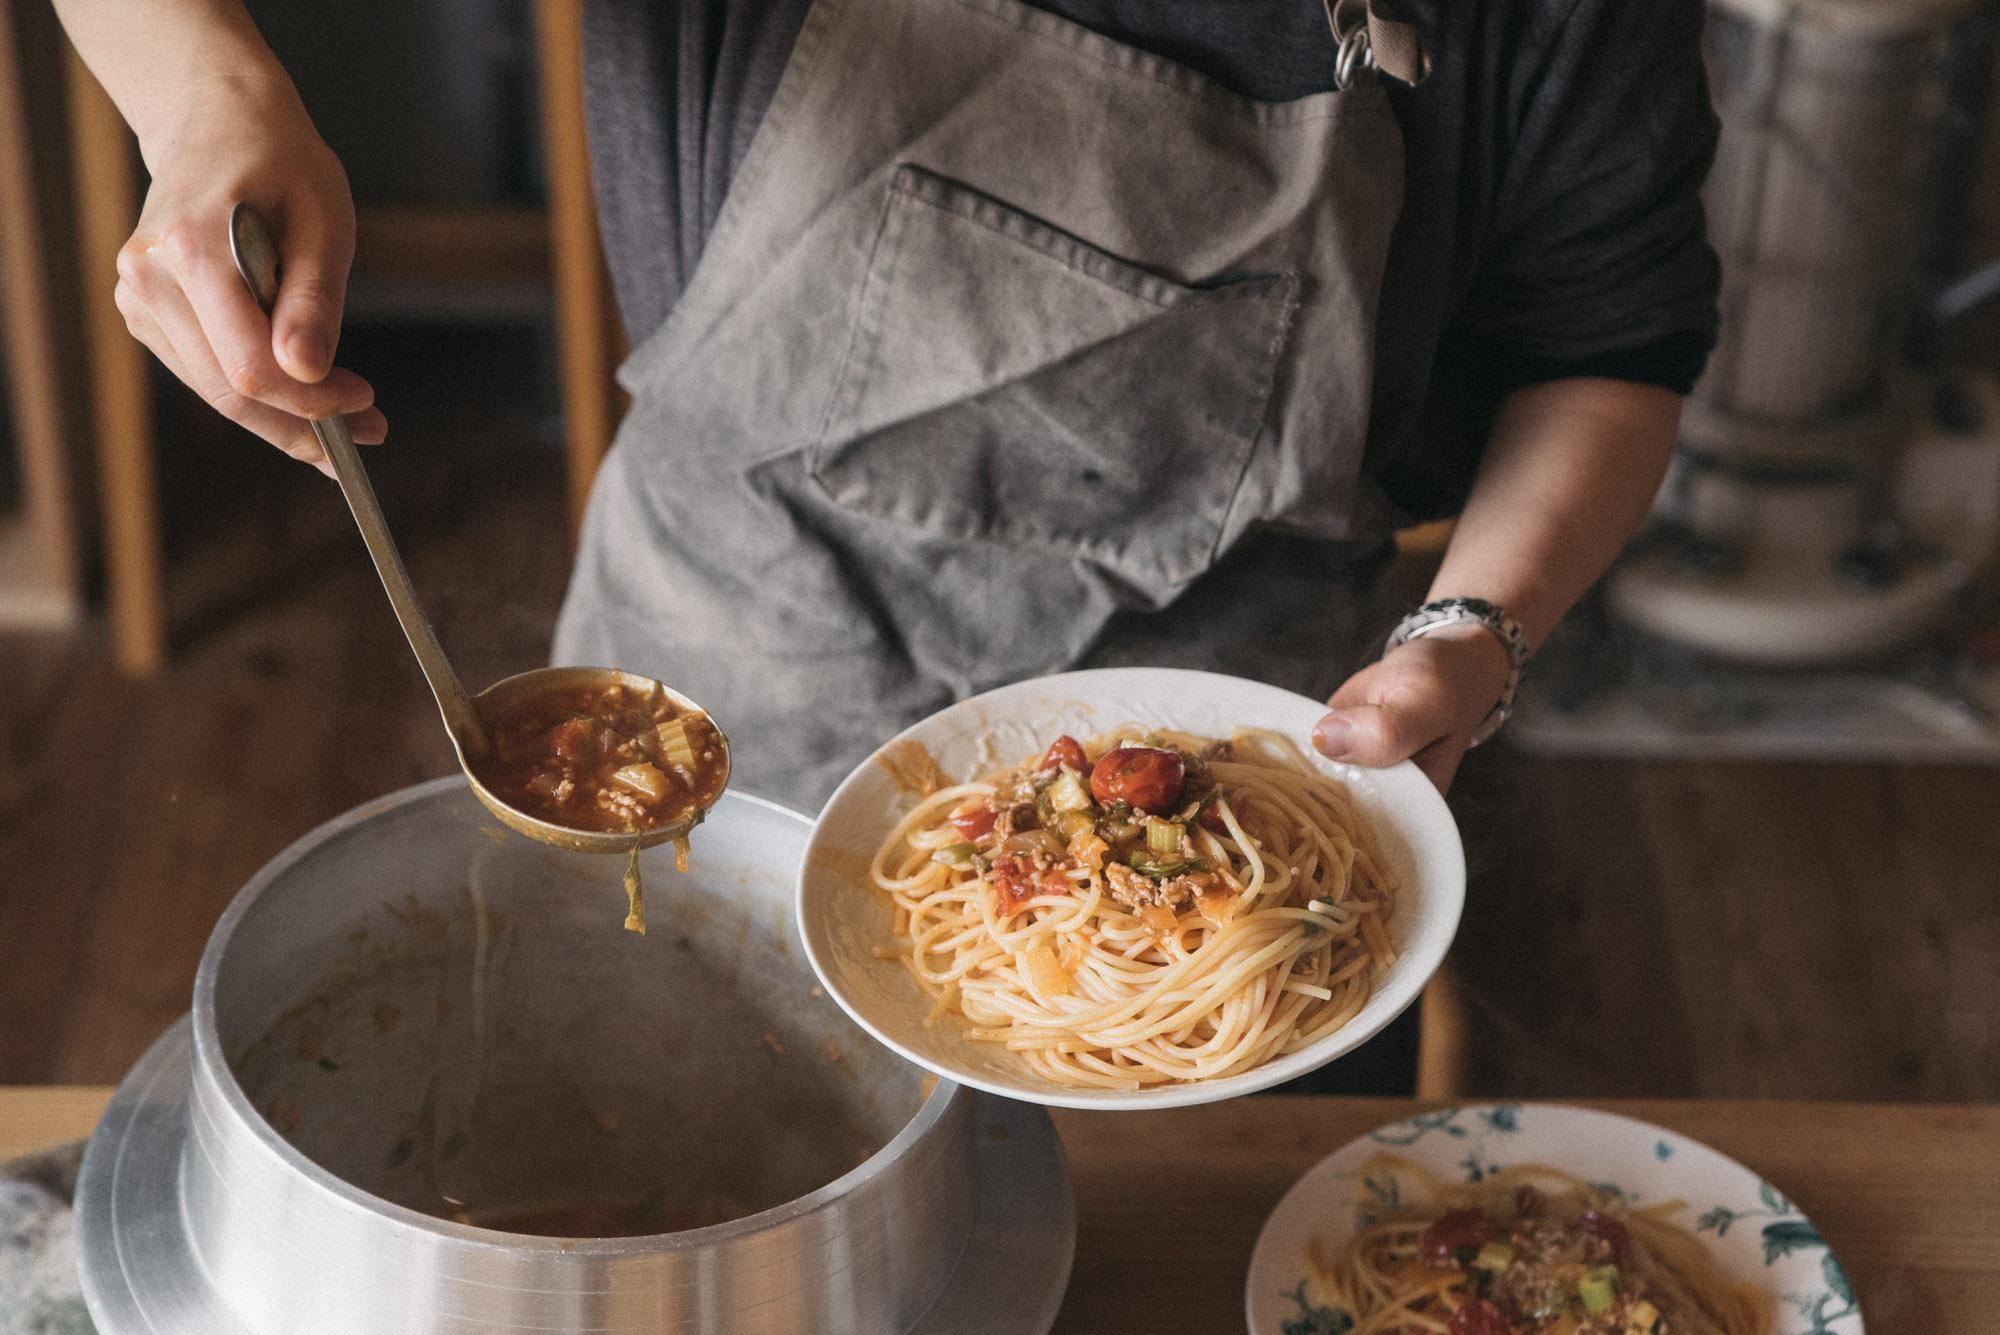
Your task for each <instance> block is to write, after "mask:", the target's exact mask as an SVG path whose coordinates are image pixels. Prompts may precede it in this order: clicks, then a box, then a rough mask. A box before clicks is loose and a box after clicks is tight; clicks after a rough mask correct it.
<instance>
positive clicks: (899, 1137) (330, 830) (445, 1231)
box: [189, 774, 966, 1258]
mask: <svg viewBox="0 0 2000 1335" xmlns="http://www.w3.org/2000/svg"><path fill="white" fill-rule="evenodd" d="M470 787H471V785H470V784H469V783H468V781H467V780H466V778H465V776H464V775H463V774H448V775H445V776H443V777H442V778H437V779H430V780H427V781H425V782H422V783H416V784H412V785H410V786H408V787H406V788H399V789H397V790H396V791H394V792H391V793H386V794H384V795H382V796H381V797H377V798H375V799H373V800H371V801H368V802H364V803H362V804H361V805H360V806H357V807H353V808H351V809H349V810H348V811H345V812H342V813H341V814H340V815H338V816H335V817H334V818H332V819H331V820H328V821H325V822H323V823H321V824H320V825H318V826H315V827H314V828H313V829H312V830H310V831H308V832H307V833H305V834H304V835H301V836H300V837H299V838H298V839H296V840H294V841H293V842H292V843H291V844H290V845H288V846H287V847H286V848H285V849H284V850H283V851H282V852H280V853H279V854H278V855H277V856H276V857H274V858H272V859H271V860H270V861H269V862H266V863H265V864H264V865H263V866H262V867H261V868H259V869H258V871H257V873H256V875H254V876H252V877H251V878H250V880H249V881H248V882H246V883H245V884H244V886H243V888H242V889H241V890H239V891H238V892H237V893H236V896H235V898H233V899H232V900H230V902H229V907H228V908H227V909H225V910H224V911H223V913H222V916H221V917H220V918H219V919H217V920H216V924H215V928H214V930H213V931H212V932H211V933H210V934H209V938H208V944H207V946H205V947H204V948H203V950H202V955H201V965H200V967H199V968H198V969H197V970H196V973H195V984H194V1004H193V1008H192V1015H191V1017H190V1026H189V1027H190V1030H191V1037H192V1041H193V1057H192V1068H193V1074H194V1076H195V1077H196V1079H197V1080H199V1081H200V1082H201V1083H202V1084H204V1085H206V1087H207V1089H208V1090H209V1091H211V1092H213V1093H215V1094H218V1095H219V1096H220V1097H221V1099H222V1106H223V1108H224V1109H225V1110H226V1111H227V1112H228V1113H229V1114H230V1115H231V1116H233V1117H234V1118H235V1120H236V1121H237V1123H238V1124H239V1126H240V1127H241V1128H242V1129H244V1130H246V1131H248V1132H249V1133H250V1135H251V1137H252V1141H253V1143H254V1144H255V1145H256V1147H257V1150H258V1152H260V1153H261V1154H263V1155H265V1156H266V1157H267V1158H268V1159H270V1160H272V1161H274V1162H275V1163H276V1164H277V1165H278V1166H279V1167H280V1168H282V1169H285V1170H287V1171H289V1172H291V1173H292V1174H294V1175H295V1176H296V1177H297V1178H298V1179H300V1180H301V1181H303V1182H305V1183H306V1184H307V1185H309V1186H310V1187H312V1188H313V1189H314V1190H315V1191H316V1192H317V1193H318V1194H319V1195H320V1197H321V1199H322V1201H323V1202H326V1203H330V1204H332V1205H333V1206H334V1207H336V1208H338V1209H343V1210H348V1211H352V1212H355V1213H359V1214H363V1215H366V1216H368V1217H370V1218H374V1219H379V1220H382V1221H385V1222H387V1223H391V1224H394V1225H397V1226H399V1227H402V1228H409V1229H416V1230H419V1231H421V1232H424V1233H428V1234H431V1235H433V1236H435V1237H437V1238H439V1239H441V1240H443V1241H445V1242H447V1243H455V1244H459V1245H461V1246H465V1247H468V1248H473V1249H480V1248H489V1249H495V1250H500V1251H507V1252H521V1251H533V1252H548V1253H553V1254H561V1255H564V1256H576V1257H585V1258H592V1257H595V1258H616V1257H626V1256H654V1255H659V1254H661V1253H663V1252H687V1251H697V1250H701V1249H703V1248H709V1247H714V1246H717V1245H719V1244H725V1243H728V1242H731V1241H733V1240H735V1239H737V1238H741V1237H748V1236H751V1235H755V1234H762V1233H768V1232H770V1231H771V1230H773V1229H775V1228H778V1227H781V1226H783V1225H786V1224H790V1223H794V1222H796V1221H798V1220H801V1219H804V1218H806V1217H807V1216H810V1215H812V1214H815V1213H818V1212H819V1211H821V1210H823V1209H825V1208H827V1207H828V1206H830V1205H831V1204H832V1203H833V1202H834V1201H836V1200H839V1199H841V1198H844V1197H846V1196H849V1195H852V1194H853V1193H854V1191H855V1190H856V1189H857V1188H859V1187H861V1186H863V1185H865V1184H866V1183H868V1182H870V1181H873V1180H874V1179H876V1178H878V1177H880V1176H882V1174H883V1173H884V1171H885V1170H886V1169H887V1168H888V1166H889V1165H890V1164H891V1163H893V1162H895V1161H896V1160H900V1159H902V1158H904V1157H906V1156H907V1155H908V1154H909V1153H910V1152H911V1151H912V1150H913V1149H914V1148H915V1147H916V1146H917V1145H918V1144H919V1143H920V1142H922V1141H924V1140H925V1139H927V1138H929V1136H930V1134H931V1133H932V1131H933V1130H934V1129H936V1128H937V1127H938V1126H939V1125H940V1124H941V1123H942V1122H943V1121H944V1120H945V1118H946V1117H947V1116H948V1115H949V1114H950V1113H951V1112H952V1111H953V1108H954V1105H956V1104H958V1103H959V1102H961V1101H962V1099H963V1098H965V1097H966V1095H965V1094H964V1091H963V1090H961V1089H960V1087H959V1084H958V1082H956V1081H953V1080H950V1079H948V1078H943V1077H941V1078H939V1080H938V1082H937V1084H936V1086H935V1087H934V1088H933V1089H932V1090H931V1091H930V1093H929V1094H927V1095H926V1096H925V1097H924V1100H923V1102H922V1103H921V1104H919V1105H918V1107H917V1111H916V1113H915V1114H914V1115H913V1116H912V1117H911V1118H910V1119H909V1121H907V1122H905V1123H904V1124H903V1126H902V1128H901V1129H900V1130H898V1131H897V1133H896V1134H895V1135H894V1136H892V1137H890V1139H889V1140H888V1141H887V1142H886V1143H884V1144H883V1145H882V1146H881V1147H880V1148H879V1149H877V1150H876V1151H875V1152H874V1153H873V1154H871V1155H869V1156H868V1157H867V1158H866V1159H864V1160H862V1161H861V1162H860V1163H859V1164H857V1165H855V1166H854V1167H853V1168H851V1169H849V1170H848V1171H847V1172H845V1173H842V1174H841V1175H840V1176H839V1177H837V1178H834V1179H833V1180H832V1181H831V1182H828V1183H826V1184H825V1185H824V1186H821V1187H818V1188H816V1189H815V1190H813V1191H810V1192H808V1193H806V1194H805V1195H803V1196H798V1197H794V1198H793V1199H792V1200H789V1201H784V1202H781V1203H780V1204H778V1205H774V1206H772V1207H770V1208H769V1209H767V1210H760V1211H758V1212H757V1213H756V1214H750V1215H745V1216H743V1217H742V1218H741V1219H731V1220H728V1221H726V1222H723V1223H720V1224H711V1225H709V1226H708V1227H706V1228H698V1229H688V1230H685V1231H683V1232H679V1233H653V1234H645V1235H641V1236H637V1237H625V1238H561V1237H542V1236H538V1235H535V1234H528V1233H508V1232H504V1231H502V1230H499V1229H490V1228H480V1227H478V1226H477V1225H473V1224H459V1223H455V1222H453V1221H451V1220H448V1219H439V1218H437V1217H436V1216H434V1215H427V1214H424V1213H423V1212H422V1211H419V1210H413V1209H411V1208H409V1207H408V1206H405V1205H398V1204H397V1203H396V1202H394V1201H391V1200H387V1199H385V1198H383V1197H381V1196H377V1195H375V1194H374V1193H373V1192H368V1191H363V1190H362V1189H361V1188H359V1187H357V1186H354V1185H353V1184H352V1183H350V1182H348V1181H346V1180H345V1179H344V1178H341V1177H339V1176H337V1175H335V1174H333V1173H331V1172H328V1171H327V1170H326V1169H324V1168H322V1167H320V1166H319V1165H318V1164H316V1163H314V1162H313V1161H312V1160H311V1159H309V1158H307V1157H306V1156H305V1154H304V1153H302V1152H301V1151H300V1150H299V1149H298V1148H297V1147H296V1146H294V1145H293V1144H292V1143H291V1142H290V1141H289V1140H287V1139H286V1138H285V1137H284V1136H282V1135H280V1134H279V1133H278V1131H277V1129H276V1128H275V1127H273V1126H272V1125H271V1124H270V1122H269V1121H268V1120H267V1119H266V1118H265V1116H264V1115H263V1113H261V1112H259V1111H258V1110H257V1107H256V1105H255V1104H254V1103H253V1102H251V1099H250V1096H249V1094H248V1092H247V1091H245V1090H244V1088H243V1086H242V1084H241V1083H240V1082H239V1081H238V1080H237V1078H236V1072H235V1070H234V1069H233V1068H232V1067H231V1066H230V1064H229V1061H228V1060H227V1058H226V1056H225V1054H224V1053H223V1048H222V1039H221V1034H220V1031H219V1029H218V1027H217V1017H216V1002H215V989H216V981H217V978H218V976H219V975H220V973H221V970H222V967H223V962H224V957H225V956H226V955H227V954H228V951H229V945H230V942H231V941H232V940H233V939H234V937H235V934H236V930H237V928H238V927H239V926H241V924H242V922H243V920H244V918H245V917H247V916H248V914H249V912H250V910H251V908H252V907H253V906H254V905H255V904H256V903H257V901H258V900H259V899H260V898H261V897H262V896H263V894H264V893H265V892H266V891H267V890H269V889H270V887H271V886H272V885H273V884H275V883H276V882H277V881H278V880H279V879H280V878H281V877H283V876H284V875H285V874H286V873H287V872H289V871H290V870H291V869H292V868H294V867H296V866H298V865H299V864H300V863H301V862H303V861H304V860H305V859H306V858H307V857H309V856H310V855H311V854H312V853H314V852H315V851H316V850H318V849H319V848H321V847H322V846H324V845H327V844H330V843H332V842H333V841H335V840H337V839H340V838H342V837H343V836H345V835H346V834H348V833H349V832H350V831H352V830H354V829H355V828H356V827H358V826H360V825H362V824H364V823H366V822H367V821H369V820H372V819H374V818H375V817H378V816H380V815H382V814H384V813H386V812H389V811H394V810H397V809H399V808H401V807H404V806H411V805H415V804H417V803H420V802H428V801H433V800H435V799H437V798H439V797H441V796H443V795H445V794H447V793H450V792H453V791H455V790H464V795H465V797H466V800H468V801H474V800H475V799H474V796H473V794H472V793H471V792H470ZM724 802H732V803H747V804H749V805H750V806H753V807H758V808H762V809H764V810H766V811H768V812H771V813H773V814H776V815H779V816H783V817H786V818H788V819H789V820H791V821H794V822H797V823H798V824H799V825H801V826H803V827H806V829H807V830H808V831H810V827H811V825H812V822H811V820H810V818H808V817H807V816H805V815H804V814H802V813H801V812H799V811H797V810H795V809H794V808H792V807H789V806H786V805H784V804H783V803H780V802H774V801H772V800H771V799H769V798H765V797H758V796H756V795H755V794H751V793H746V792H742V791H740V790H736V789H730V790H727V791H725V792H724V793H723V794H722V796H721V797H720V798H718V799H717V801H716V804H715V807H714V808H712V809H711V810H712V811H713V810H720V809H721V807H722V804H723V803H724ZM480 810H481V811H482V813H483V812H484V811H485V808H484V806H483V805H481V806H480ZM579 856H587V855H581V854H580V855H579ZM195 1098H196V1101H198V1102H199V1101H203V1100H202V1099H201V1090H200V1088H199V1087H198V1088H197V1090H196V1093H195ZM190 1143H191V1144H192V1142H190Z"/></svg>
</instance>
